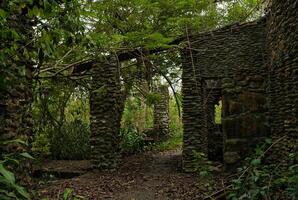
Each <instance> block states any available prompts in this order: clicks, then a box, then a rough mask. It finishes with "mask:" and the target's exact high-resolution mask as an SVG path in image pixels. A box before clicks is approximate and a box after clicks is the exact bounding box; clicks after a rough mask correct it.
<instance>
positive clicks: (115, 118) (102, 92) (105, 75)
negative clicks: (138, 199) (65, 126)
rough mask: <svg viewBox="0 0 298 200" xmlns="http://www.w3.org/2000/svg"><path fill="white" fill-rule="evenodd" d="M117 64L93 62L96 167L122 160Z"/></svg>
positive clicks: (101, 167)
mask: <svg viewBox="0 0 298 200" xmlns="http://www.w3.org/2000/svg"><path fill="white" fill-rule="evenodd" d="M118 76H119V75H118V70H117V65H115V64H113V63H103V62H102V63H96V64H94V65H93V66H92V92H91V96H90V106H91V107H90V113H91V119H90V122H91V125H90V126H91V139H90V144H91V162H92V166H93V167H94V168H98V169H112V168H115V167H116V166H117V162H118V161H119V124H118V123H120V122H119V115H120V113H119V111H120V108H119V107H120V105H119V98H121V94H120V85H119V81H118V80H119V79H118Z"/></svg>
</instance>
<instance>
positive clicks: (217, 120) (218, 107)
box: [215, 101, 222, 124]
mask: <svg viewBox="0 0 298 200" xmlns="http://www.w3.org/2000/svg"><path fill="white" fill-rule="evenodd" d="M221 112H222V101H219V104H218V105H215V123H216V124H221Z"/></svg>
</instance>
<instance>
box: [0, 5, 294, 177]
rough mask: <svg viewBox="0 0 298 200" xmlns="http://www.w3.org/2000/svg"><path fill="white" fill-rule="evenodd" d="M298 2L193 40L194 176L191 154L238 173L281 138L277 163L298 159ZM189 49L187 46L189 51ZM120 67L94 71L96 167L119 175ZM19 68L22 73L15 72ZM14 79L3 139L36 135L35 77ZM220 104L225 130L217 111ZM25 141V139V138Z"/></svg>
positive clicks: (102, 65)
mask: <svg viewBox="0 0 298 200" xmlns="http://www.w3.org/2000/svg"><path fill="white" fill-rule="evenodd" d="M297 19H298V0H286V1H279V0H273V1H272V5H271V6H270V11H269V13H268V14H267V16H266V17H264V18H262V19H260V20H257V21H254V22H249V23H245V24H235V25H231V26H227V27H224V28H221V29H218V30H215V31H211V32H207V33H200V34H198V35H193V36H191V37H190V38H189V41H186V42H187V44H189V45H187V48H185V49H184V50H183V51H182V52H181V55H182V61H183V75H182V82H183V88H182V92H183V124H184V146H183V168H184V169H185V170H186V171H188V170H191V169H192V161H193V151H198V152H203V153H205V154H206V155H208V157H209V159H210V160H216V161H223V162H224V163H225V165H226V166H227V167H229V166H235V165H237V163H239V162H240V161H241V160H242V159H243V158H244V157H245V156H246V155H247V154H249V153H250V152H251V151H252V149H253V148H254V146H255V145H256V144H257V143H259V142H260V141H262V140H263V139H264V138H265V137H267V136H271V137H273V138H279V137H280V136H284V137H283V142H282V143H279V145H276V150H274V153H273V154H271V157H272V158H271V159H273V160H281V159H282V161H281V162H284V163H285V164H287V157H288V153H289V152H297V145H295V143H294V142H295V141H296V140H297V137H298V127H297V124H298V121H297V118H298V117H297V116H298V34H297V32H298V25H297V24H298V22H297ZM188 42H189V43H188ZM115 63H117V62H116V61H114V62H108V63H106V62H98V63H93V64H92V73H93V77H92V80H93V81H92V82H93V83H92V90H93V91H92V92H91V97H90V106H91V131H92V137H91V146H92V153H91V161H92V163H93V167H95V168H100V169H104V168H114V167H115V166H116V164H117V161H118V160H119V152H118V149H119V146H118V145H119V138H118V133H119V126H120V116H121V115H120V114H119V113H121V110H122V109H123V102H122V96H121V91H120V85H119V80H118V79H119V74H118V73H119V72H118V67H117V64H115ZM15 68H16V67H15ZM27 69H28V73H26V74H28V76H27V78H23V79H22V80H21V79H18V78H14V77H18V76H17V75H18V72H16V73H15V75H11V77H12V78H13V79H14V83H15V84H14V85H12V86H11V87H10V88H9V89H8V90H6V91H1V93H0V95H1V101H0V120H1V127H0V139H1V140H3V139H11V138H15V137H17V136H19V135H22V134H24V135H31V130H32V126H33V125H32V120H31V116H30V102H31V101H32V100H31V98H32V91H31V78H30V77H31V75H30V74H31V72H30V70H29V67H28V68H27ZM219 100H222V103H223V109H222V125H216V124H215V123H214V105H215V104H217V103H218V101H219ZM25 137H26V136H25Z"/></svg>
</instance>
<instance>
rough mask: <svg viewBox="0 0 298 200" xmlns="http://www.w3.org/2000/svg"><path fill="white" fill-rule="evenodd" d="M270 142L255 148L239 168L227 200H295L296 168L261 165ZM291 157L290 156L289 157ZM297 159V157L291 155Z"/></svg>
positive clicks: (297, 170) (297, 171)
mask: <svg viewBox="0 0 298 200" xmlns="http://www.w3.org/2000/svg"><path fill="white" fill-rule="evenodd" d="M270 144H271V140H270V139H267V140H266V142H265V143H264V144H263V145H261V146H258V147H257V148H256V152H255V154H254V155H252V156H251V157H248V158H246V165H245V166H243V167H242V168H239V172H240V174H241V175H240V176H239V177H238V178H236V179H234V180H233V181H232V183H233V184H232V186H233V188H232V191H231V192H229V194H228V199H232V200H236V199H237V200H238V199H247V200H248V199H252V200H257V199H272V198H273V199H295V198H297V195H298V193H297V189H298V175H297V174H298V166H297V164H294V165H291V166H289V168H288V169H283V168H279V164H263V163H262V158H263V156H264V153H265V151H266V150H267V148H268V146H269V145H270ZM289 157H291V155H289ZM292 159H297V155H296V156H295V155H292Z"/></svg>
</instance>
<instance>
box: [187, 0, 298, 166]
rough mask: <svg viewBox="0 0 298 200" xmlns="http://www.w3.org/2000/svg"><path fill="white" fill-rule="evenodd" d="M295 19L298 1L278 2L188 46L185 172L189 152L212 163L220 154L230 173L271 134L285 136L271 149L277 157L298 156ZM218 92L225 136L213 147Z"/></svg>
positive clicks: (200, 36)
mask: <svg viewBox="0 0 298 200" xmlns="http://www.w3.org/2000/svg"><path fill="white" fill-rule="evenodd" d="M297 19H298V0H286V1H278V0H273V1H272V2H271V5H270V9H269V12H268V14H267V16H266V17H264V18H263V19H260V20H257V21H254V22H250V23H245V24H235V25H231V26H227V27H224V28H221V29H218V30H215V31H212V32H209V33H201V34H198V35H195V36H192V37H190V39H189V41H186V42H189V47H190V48H186V49H185V50H184V51H183V52H182V61H183V76H182V83H183V87H182V92H183V98H184V101H183V123H184V149H183V167H184V169H185V170H189V169H190V168H191V167H192V165H191V163H192V151H200V152H203V153H208V154H209V155H208V157H209V158H210V159H212V158H214V155H216V154H221V152H222V153H223V159H224V162H225V166H227V167H228V168H229V169H230V168H233V167H235V166H237V164H238V163H239V162H240V161H241V160H243V158H244V157H245V156H246V155H247V154H249V153H250V152H252V149H254V147H255V145H257V144H258V143H259V142H261V141H263V139H264V138H265V137H267V136H272V137H273V139H278V138H280V137H282V136H284V139H283V140H282V142H280V143H279V144H278V145H276V147H275V148H273V149H275V150H274V153H272V154H271V155H272V156H271V157H272V159H273V160H282V161H280V162H284V163H288V161H289V160H288V159H285V158H288V155H289V152H297V144H296V143H295V141H296V140H297V137H298V127H297V124H298V122H297V116H298V94H297V91H298V73H297V72H298V45H297V44H298V42H297V41H298V20H297ZM214 83H216V84H214ZM210 85H211V87H210ZM212 85H213V86H212ZM210 88H211V89H210ZM219 95H220V96H221V99H222V102H223V108H222V126H223V135H222V138H221V137H218V138H217V139H216V140H220V142H219V143H214V138H216V137H215V135H216V134H215V132H216V131H217V130H218V129H216V128H215V129H214V124H213V121H212V120H213V116H212V115H213V110H212V109H213V104H214V102H213V101H214V99H218V96H219ZM221 141H223V147H221V146H220V144H222V142H221ZM206 148H207V149H206ZM210 148H212V149H213V150H211V149H210ZM216 149H218V150H216ZM220 149H222V151H220Z"/></svg>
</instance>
